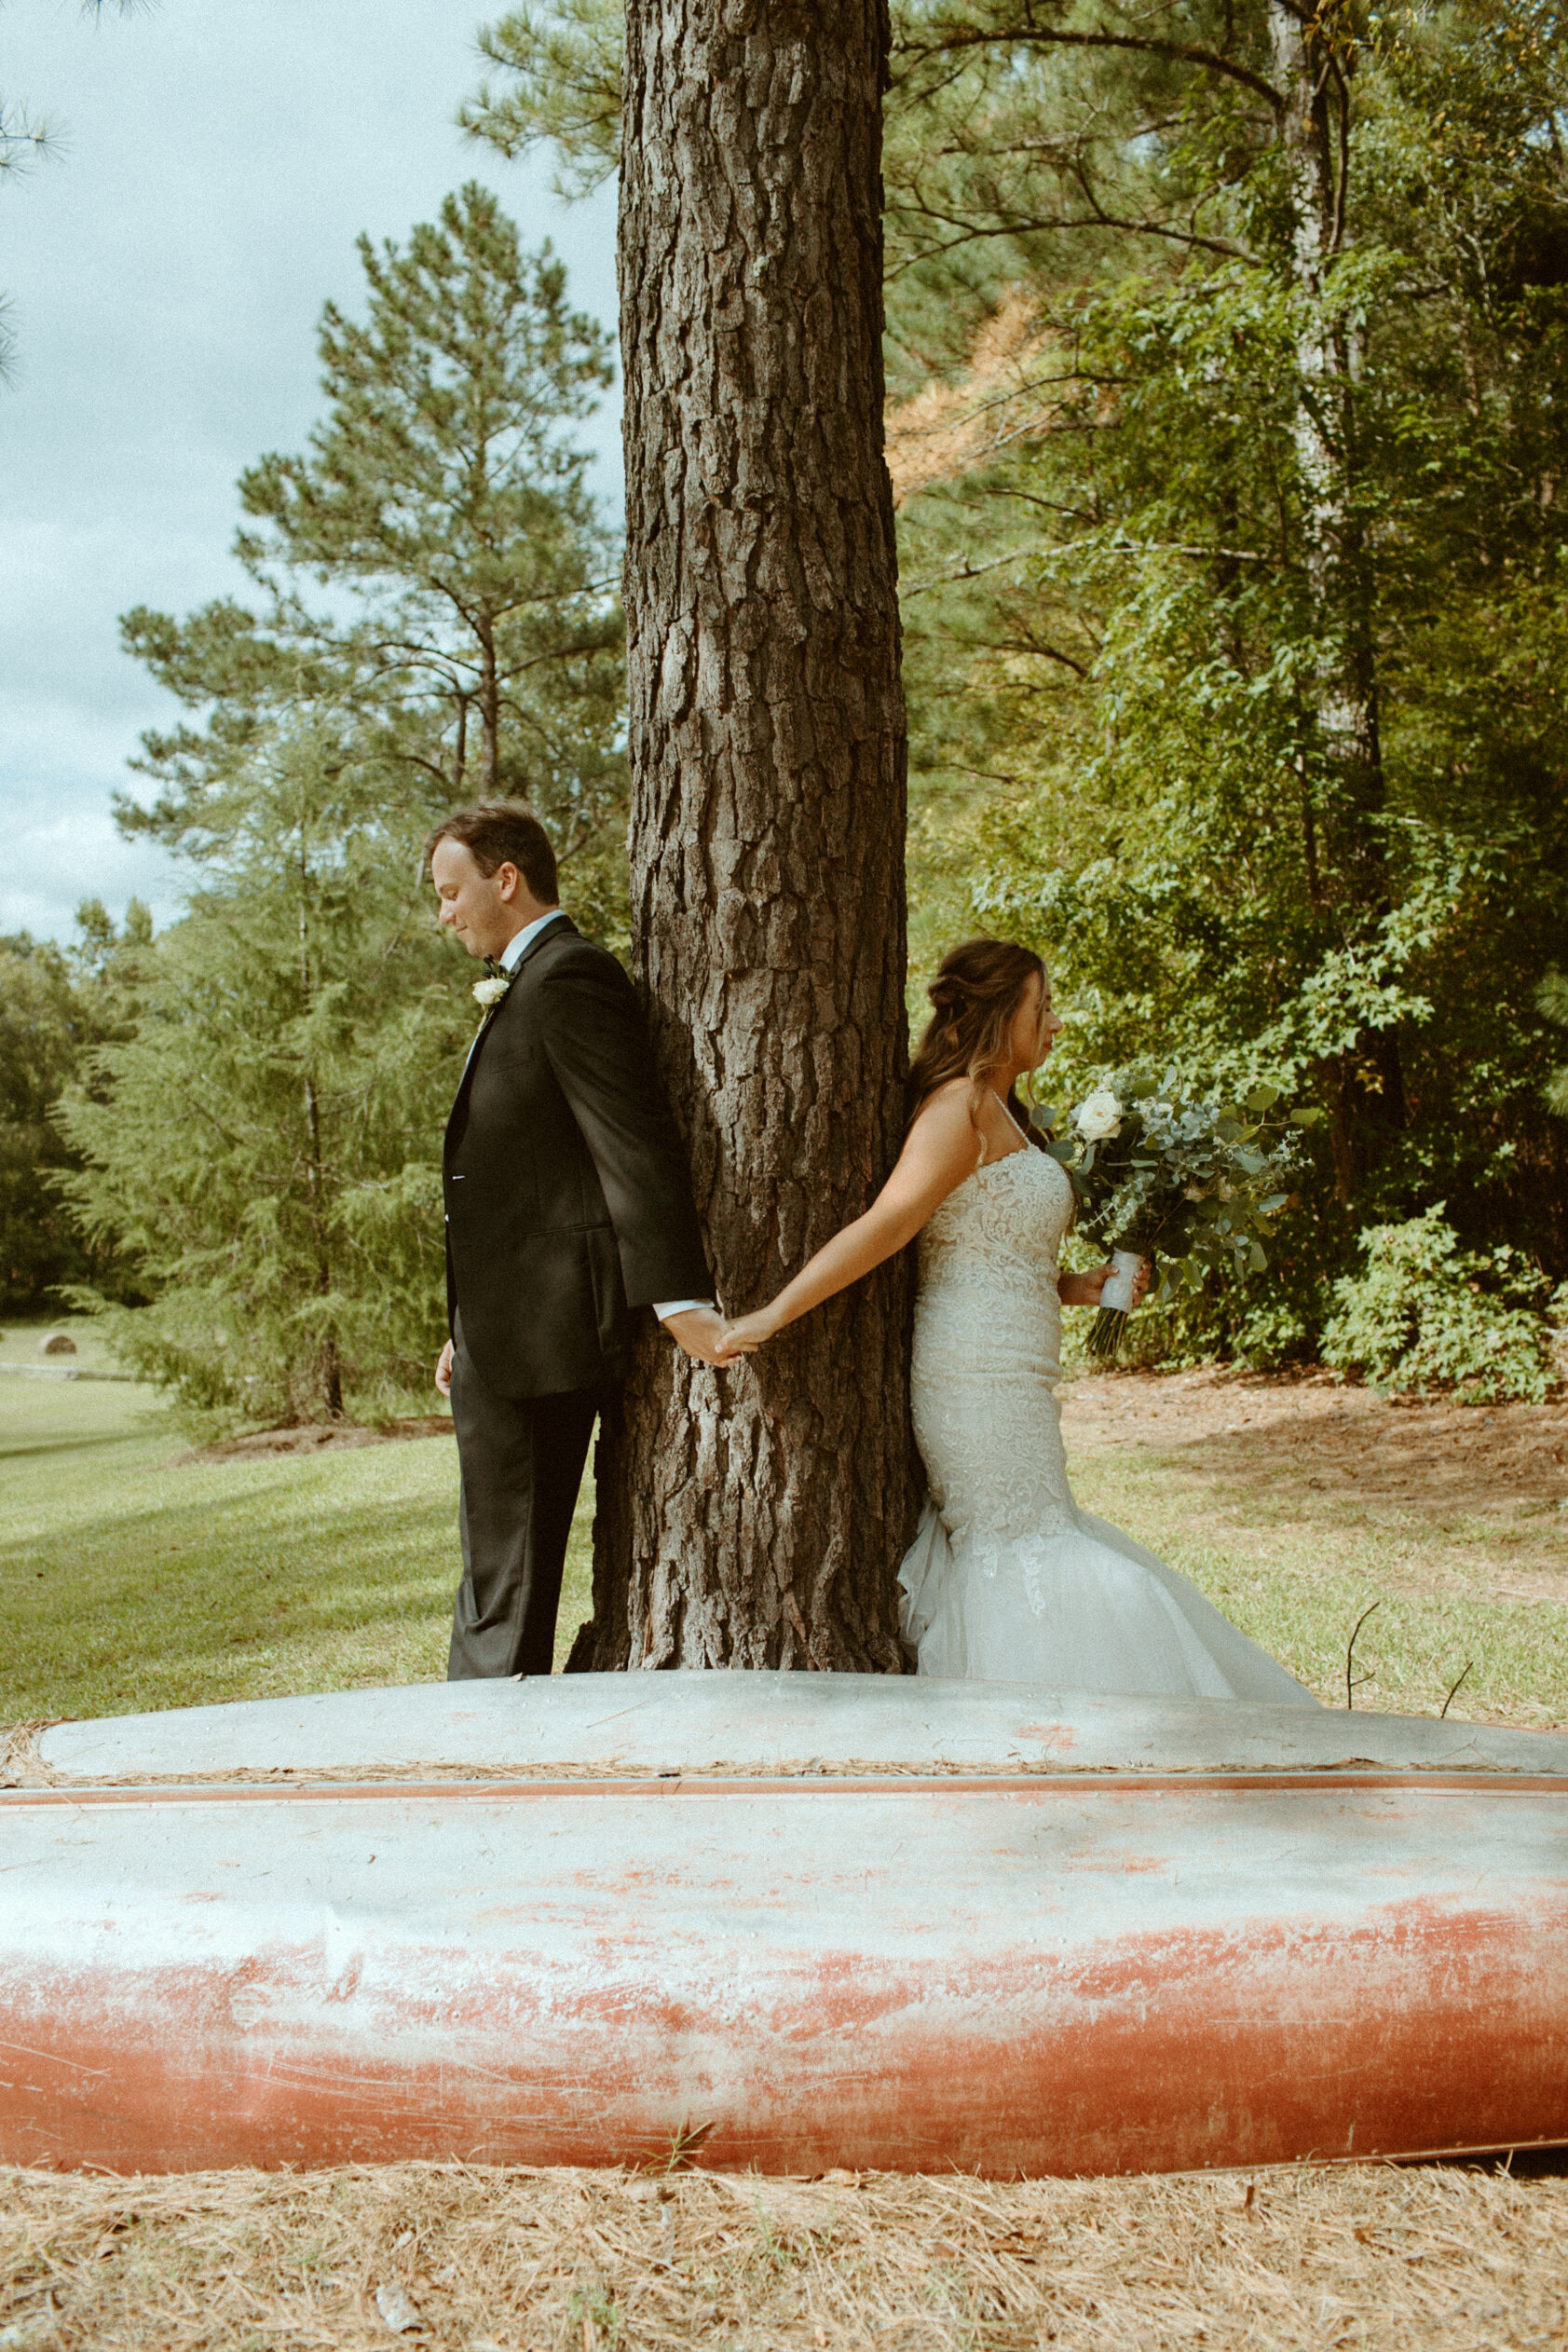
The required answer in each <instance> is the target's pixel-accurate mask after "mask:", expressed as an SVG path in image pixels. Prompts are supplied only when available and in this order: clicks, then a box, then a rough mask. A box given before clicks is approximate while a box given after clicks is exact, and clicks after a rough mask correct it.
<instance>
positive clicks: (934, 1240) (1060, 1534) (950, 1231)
mask: <svg viewBox="0 0 1568 2352" xmlns="http://www.w3.org/2000/svg"><path fill="white" fill-rule="evenodd" d="M1071 1214H1072V1188H1071V1185H1070V1183H1069V1181H1068V1178H1067V1175H1066V1173H1065V1171H1064V1170H1063V1169H1062V1168H1061V1167H1060V1166H1059V1165H1058V1163H1057V1161H1056V1160H1054V1159H1052V1158H1050V1157H1049V1156H1048V1155H1046V1154H1045V1153H1043V1152H1040V1151H1036V1150H1033V1149H1032V1148H1031V1149H1029V1150H1025V1151H1018V1152H1013V1153H1010V1154H1008V1155H1006V1156H1005V1157H1003V1158H1001V1159H997V1160H992V1161H989V1162H983V1163H982V1164H981V1166H980V1167H979V1168H978V1169H976V1171H975V1174H974V1175H973V1176H972V1177H970V1178H969V1179H967V1181H966V1182H965V1183H961V1184H960V1185H959V1187H958V1189H957V1191H956V1192H953V1193H950V1194H949V1195H948V1198H947V1199H946V1200H945V1201H944V1202H943V1203H942V1205H941V1207H940V1208H939V1209H938V1210H936V1212H935V1214H934V1216H933V1217H932V1218H931V1219H930V1221H929V1222H928V1224H926V1226H925V1228H924V1230H923V1231H922V1233H921V1235H920V1292H919V1298H918V1302H917V1305H916V1309H915V1354H914V1417H915V1435H916V1437H917V1439H918V1440H919V1443H920V1453H921V1455H922V1456H923V1458H924V1461H925V1466H926V1473H927V1477H928V1480H929V1482H930V1487H931V1503H930V1504H929V1505H928V1507H927V1511H926V1514H925V1517H924V1518H923V1519H922V1521H921V1523H920V1534H919V1535H918V1537H917V1538H916V1540H915V1543H914V1546H913V1548H912V1549H911V1551H910V1552H909V1554H908V1556H907V1559H906V1560H905V1562H904V1565H903V1567H902V1568H901V1569H900V1571H899V1584H900V1586H901V1587H902V1590H903V1612H902V1613H903V1625H904V1634H905V1639H906V1640H907V1642H909V1643H910V1644H911V1645H912V1646H913V1647H914V1648H916V1650H917V1654H918V1658H919V1670H920V1673H921V1674H922V1675H961V1676H968V1677H971V1678H974V1679H977V1680H980V1681H986V1682H1026V1681H1029V1682H1036V1681H1037V1682H1044V1683H1048V1684H1050V1685H1051V1686H1052V1688H1053V1689H1077V1690H1105V1691H1126V1692H1148V1693H1153V1694H1158V1695H1160V1696H1164V1697H1181V1698H1205V1699H1253V1700H1261V1701H1264V1702H1272V1703H1273V1704H1275V1705H1285V1706H1302V1707H1311V1706H1316V1704H1317V1701H1316V1699H1315V1698H1314V1697H1313V1696H1312V1693H1311V1692H1310V1691H1308V1690H1305V1689H1302V1685H1301V1684H1300V1683H1299V1682H1297V1681H1296V1679H1295V1677H1294V1676H1293V1675H1288V1674H1287V1673H1286V1671H1285V1668H1284V1667H1283V1666H1281V1665H1278V1664H1276V1662H1275V1660H1274V1659H1272V1658H1271V1657H1269V1655H1268V1654H1267V1652H1266V1651H1264V1650H1261V1649H1260V1648H1258V1647H1257V1645H1256V1643H1254V1642H1250V1641H1248V1638H1247V1636H1246V1635H1245V1634H1241V1633H1238V1632H1237V1630H1236V1628H1235V1627H1234V1625H1233V1624H1231V1623H1230V1621H1229V1620H1228V1619H1226V1618H1223V1617H1221V1616H1220V1612H1219V1610H1218V1609H1216V1608H1213V1607H1210V1605H1209V1604H1208V1602H1207V1601H1206V1600H1205V1599H1204V1597H1203V1594H1202V1593H1200V1592H1199V1591H1198V1589H1197V1587H1196V1586H1195V1585H1193V1584H1191V1583H1189V1581H1188V1579H1186V1578H1185V1577H1184V1576H1179V1575H1178V1574H1177V1572H1176V1570H1175V1569H1174V1568H1167V1567H1166V1565H1165V1563H1164V1562H1163V1561H1161V1560H1157V1559H1156V1558H1155V1557H1154V1554H1153V1553H1152V1552H1146V1551H1145V1550H1144V1549H1143V1547H1142V1545H1141V1544H1138V1543H1134V1542H1133V1541H1132V1539H1131V1538H1130V1537H1128V1536H1125V1535H1123V1534H1122V1533H1121V1531H1120V1530H1119V1529H1118V1528H1116V1527H1112V1526H1111V1525H1109V1524H1108V1523H1107V1522H1106V1521H1105V1520H1103V1519H1097V1518H1095V1517H1094V1515H1093V1514H1092V1513H1091V1512H1089V1511H1080V1510H1079V1508H1078V1506H1077V1504H1076V1503H1075V1502H1074V1501H1073V1499H1072V1494H1071V1490H1070V1487H1069V1485H1068V1483H1067V1458H1066V1456H1065V1455H1064V1453H1063V1451H1062V1438H1061V1412H1060V1408H1059V1407H1058V1405H1057V1400H1056V1396H1055V1393H1054V1384H1055V1383H1056V1381H1057V1379H1058V1378H1059V1377H1060V1365H1059V1361H1058V1358H1059V1353H1060V1346H1061V1302H1060V1300H1059V1298H1058V1296H1057V1252H1058V1251H1059V1250H1060V1247H1061V1243H1062V1238H1063V1236H1064V1235H1065V1233H1066V1231H1067V1228H1068V1224H1069V1223H1070V1218H1071Z"/></svg>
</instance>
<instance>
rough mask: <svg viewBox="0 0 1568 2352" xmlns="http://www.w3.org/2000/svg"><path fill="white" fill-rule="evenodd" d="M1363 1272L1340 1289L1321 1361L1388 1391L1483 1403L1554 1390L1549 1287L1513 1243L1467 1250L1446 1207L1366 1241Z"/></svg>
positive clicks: (1377, 1230) (1374, 1232)
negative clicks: (1448, 1393) (1453, 1395)
mask: <svg viewBox="0 0 1568 2352" xmlns="http://www.w3.org/2000/svg"><path fill="white" fill-rule="evenodd" d="M1361 1247H1362V1250H1363V1252H1364V1254H1365V1261H1366V1262H1365V1265H1364V1268H1363V1270H1362V1272H1361V1273H1359V1274H1356V1275H1347V1276H1343V1277H1342V1278H1341V1279H1340V1280H1339V1281H1337V1282H1336V1283H1335V1284H1334V1297H1335V1299H1336V1301H1337V1307H1336V1311H1335V1313H1334V1314H1333V1315H1332V1316H1331V1317H1330V1319H1329V1323H1328V1325H1327V1327H1326V1328H1325V1331H1324V1333H1323V1361H1324V1362H1325V1363H1328V1364H1331V1365H1333V1366H1334V1367H1335V1368H1336V1370H1338V1371H1341V1372H1358V1373H1361V1374H1364V1375H1365V1376H1366V1377H1367V1378H1368V1379H1369V1380H1371V1381H1375V1382H1376V1383H1377V1385H1378V1386H1379V1387H1380V1388H1394V1389H1402V1390H1410V1389H1414V1390H1426V1389H1429V1388H1455V1389H1457V1390H1458V1391H1459V1393H1460V1394H1461V1395H1462V1396H1463V1397H1465V1398H1466V1399H1467V1400H1469V1401H1471V1402H1475V1403H1478V1404H1492V1403H1495V1402H1498V1401H1500V1400H1501V1399H1504V1398H1523V1399H1527V1400H1528V1401H1529V1402H1532V1403H1535V1404H1538V1403H1539V1402H1541V1400H1542V1399H1543V1398H1544V1397H1545V1396H1546V1394H1547V1392H1548V1388H1550V1386H1551V1380H1552V1361H1551V1335H1550V1329H1549V1326H1548V1324H1547V1322H1546V1320H1544V1318H1543V1316H1542V1314H1541V1312H1540V1308H1541V1306H1542V1305H1543V1303H1544V1299H1545V1296H1546V1293H1547V1292H1548V1291H1549V1289H1550V1284H1549V1282H1548V1281H1547V1280H1546V1279H1544V1278H1543V1277H1542V1276H1541V1274H1540V1273H1539V1272H1538V1270H1537V1269H1536V1268H1534V1266H1532V1265H1530V1264H1529V1262H1528V1261H1527V1260H1526V1259H1525V1258H1523V1257H1521V1255H1520V1252H1519V1251H1517V1250H1512V1249H1510V1248H1509V1247H1508V1246H1507V1243H1499V1244H1497V1245H1496V1246H1495V1247H1493V1249H1491V1250H1489V1251H1470V1250H1465V1249H1463V1248H1462V1247H1461V1246H1460V1241H1459V1238H1458V1236H1457V1235H1456V1234H1455V1233H1454V1231H1453V1228H1452V1226H1451V1225H1450V1224H1447V1223H1446V1222H1445V1218H1444V1211H1443V1204H1442V1203H1441V1202H1438V1204H1437V1206H1436V1207H1434V1208H1432V1209H1429V1210H1427V1211H1426V1213H1425V1216H1421V1217H1411V1218H1407V1219H1406V1221H1405V1222H1404V1223H1403V1224H1397V1225H1373V1226H1370V1228H1369V1229H1368V1230H1367V1231H1366V1232H1365V1233H1363V1234H1362V1236H1361Z"/></svg>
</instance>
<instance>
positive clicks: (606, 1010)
mask: <svg viewBox="0 0 1568 2352" xmlns="http://www.w3.org/2000/svg"><path fill="white" fill-rule="evenodd" d="M425 856H426V858H427V860H428V861H429V869H430V880H431V882H433V883H434V885H435V890H436V896H437V897H438V898H439V899H440V902H441V915H440V921H441V923H442V925H443V928H445V929H450V930H452V931H455V932H456V933H457V937H458V938H459V939H460V940H461V941H462V943H463V945H464V947H465V948H467V950H468V951H469V953H470V955H471V956H482V957H483V958H484V961H485V964H486V965H487V966H488V968H489V971H490V974H491V977H490V978H489V979H487V980H484V981H481V982H480V983H479V985H478V986H477V987H476V989H475V991H474V993H475V995H476V996H477V997H479V998H480V1000H481V1002H482V1004H484V1020H483V1023H482V1025H481V1027H480V1030H479V1032H478V1034H477V1036H476V1037H475V1039H474V1042H473V1044H472V1046H470V1050H469V1058H468V1061H467V1064H466V1066H465V1068H464V1071H463V1074H462V1079H461V1081H460V1083H459V1085H458V1087H457V1101H456V1102H455V1103H454V1104H453V1106H452V1116H451V1118H450V1120H449V1121H448V1122H447V1128H446V1147H445V1153H444V1158H443V1186H444V1192H445V1201H446V1299H447V1320H448V1322H449V1325H450V1328H451V1333H452V1336H451V1338H450V1339H449V1340H448V1341H447V1343H446V1346H445V1347H444V1348H443V1350H442V1356H441V1361H440V1362H439V1364H438V1365H437V1366H436V1386H437V1388H439V1389H440V1390H441V1391H442V1394H443V1396H450V1398H451V1400H452V1420H453V1425H454V1428H455V1429H456V1431H457V1457H458V1462H459V1465H460V1467H461V1471H462V1500H461V1506H460V1511H459V1527H460V1531H461V1536H462V1546H463V1580H462V1582H461V1584H460V1585H459V1586H458V1588H457V1609H456V1612H455V1615H454V1619H453V1625H452V1649H451V1656H450V1658H449V1661H448V1663H447V1675H448V1677H449V1678H450V1679H451V1680H452V1681H454V1682H461V1681H470V1680H472V1679H473V1678H475V1677H476V1676H479V1675H547V1674H549V1672H550V1670H551V1662H552V1654H553V1650H554V1642H555V1612H556V1609H557V1607H558V1606H559V1603H560V1597H561V1570H562V1566H563V1565H564V1563H565V1560H566V1538H567V1536H568V1535H569V1534H570V1532H571V1524H572V1511H573V1509H574V1508H575V1506H576V1502H577V1493H578V1488H579V1484H581V1480H582V1467H583V1463H584V1461H585V1459H586V1458H587V1454H588V1441H589V1437H590V1435H591V1434H592V1431H593V1419H594V1415H596V1413H597V1412H598V1410H599V1407H600V1405H601V1403H603V1402H605V1401H606V1399H607V1397H608V1396H609V1395H610V1393H611V1392H612V1391H613V1390H614V1388H615V1387H616V1385H617V1384H618V1382H619V1381H620V1378H621V1377H622V1375H623V1373H624V1368H625V1354H626V1346H627V1340H628V1337H629V1334H630V1332H631V1329H632V1323H633V1317H634V1312H635V1310H636V1309H638V1308H639V1307H649V1306H651V1307H652V1309H653V1312H654V1313H655V1314H656V1315H657V1316H658V1317H659V1318H660V1320H661V1322H662V1323H663V1325H664V1328H665V1330H666V1331H668V1332H669V1333H670V1334H671V1336H672V1338H674V1339H675V1341H676V1342H677V1344H678V1345H679V1346H680V1347H684V1348H685V1349H686V1351H687V1353H688V1354H689V1355H692V1356H697V1357H700V1358H701V1359H702V1361H703V1362H704V1363H716V1361H718V1358H717V1352H716V1350H717V1342H718V1338H719V1334H720V1333H721V1331H722V1329H723V1325H722V1323H721V1322H720V1320H719V1317H718V1315H717V1313H716V1311H715V1307H714V1304H713V1297H712V1285H711V1283H710V1281H709V1278H708V1269H707V1265H706V1261H705V1259H704V1256H703V1251H702V1235H701V1233H700V1232H699V1230H698V1225H697V1215H696V1211H695V1210H694V1209H693V1207H692V1203H691V1187H690V1182H689V1176H688V1173H687V1167H686V1160H685V1155H684V1154H683V1152H682V1149H681V1143H680V1138H679V1136H678V1135H677V1134H676V1132H675V1122H674V1120H673V1119H672V1118H671V1116H670V1111H669V1106H668V1104H667V1103H666V1101H665V1100H664V1097H663V1094H662V1092H661V1088H660V1086H659V1082H658V1080H657V1079H656V1078H655V1076H654V1075H653V1068H652V1056H651V1053H650V1051H649V1047H648V1032H647V1030H646V1029H645V1027H644V1025H643V1019H642V1015H641V1013H640V1011H639V1010H638V1007H637V1002H636V998H635V997H634V994H633V992H632V984H631V982H630V981H629V980H628V979H627V978H626V975H625V973H624V972H623V971H622V970H621V968H620V964H617V962H616V960H615V958H614V957H613V956H612V955H609V954H607V953H606V951H605V950H604V949H603V948H596V947H593V946H592V945H591V944H590V943H589V941H588V940H586V939H585V938H583V937H582V936H581V934H580V933H579V931H578V929H577V927H576V925H575V924H574V923H572V921H571V919H570V917H569V916H568V915H566V914H564V913H563V912H562V910H561V908H560V906H559V904H558V902H557V898H556V880H555V855H554V852H553V851H552V848H551V846H550V841H549V839H548V838H547V836H546V834H545V831H544V828H543V827H542V826H541V825H540V824H539V819H538V818H537V817H536V816H535V815H534V814H532V812H531V811H530V810H528V809H526V808H525V807H524V806H523V805H522V804H521V802H519V801H515V800H484V801H481V802H479V803H478V804H477V805H476V806H474V807H473V808H468V809H459V810H458V811H457V813H456V814H454V815H452V816H449V817H447V818H446V819H445V821H444V823H443V824H441V825H438V826H437V827H436V828H435V830H434V831H433V832H432V833H431V835H430V837H429V841H427V842H426V844H425Z"/></svg>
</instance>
